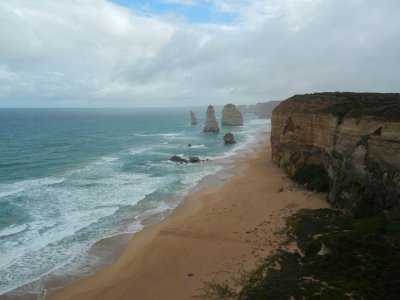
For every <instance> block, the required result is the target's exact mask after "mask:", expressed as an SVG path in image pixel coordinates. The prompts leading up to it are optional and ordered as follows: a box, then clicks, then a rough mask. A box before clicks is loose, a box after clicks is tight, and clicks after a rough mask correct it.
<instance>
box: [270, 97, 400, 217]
mask: <svg viewBox="0 0 400 300" xmlns="http://www.w3.org/2000/svg"><path fill="white" fill-rule="evenodd" d="M271 145H272V158H273V160H274V161H275V162H276V163H277V164H278V165H279V166H280V167H281V168H282V169H283V170H284V171H285V172H286V173H288V174H289V175H290V176H294V177H296V176H297V177H299V176H303V175H304V174H305V173H306V172H307V171H305V169H306V168H308V169H309V170H310V166H321V167H323V169H324V170H325V171H326V173H325V174H326V175H327V179H328V201H329V202H330V203H331V204H333V205H334V206H337V207H342V208H347V209H349V210H350V211H353V212H354V213H355V214H371V213H374V212H376V211H380V210H382V209H387V208H392V207H398V206H400V94H369V93H319V94H309V95H296V96H294V97H291V98H289V99H287V100H285V101H284V102H282V103H281V104H280V105H279V106H277V107H276V108H275V109H274V111H273V114H272V132H271ZM314 170H315V169H314ZM308 173H310V172H308ZM302 174H303V175H302ZM309 175H310V174H308V175H307V176H309ZM311 175H312V174H311ZM317 176H318V177H320V178H317V180H321V177H323V176H324V175H323V174H321V173H318V174H317Z"/></svg>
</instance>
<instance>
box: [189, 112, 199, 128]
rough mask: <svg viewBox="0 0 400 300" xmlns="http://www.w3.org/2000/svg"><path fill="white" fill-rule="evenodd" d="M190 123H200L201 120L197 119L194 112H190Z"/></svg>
mask: <svg viewBox="0 0 400 300" xmlns="http://www.w3.org/2000/svg"><path fill="white" fill-rule="evenodd" d="M190 123H191V124H192V125H197V124H199V121H198V120H197V117H196V114H195V113H194V112H192V111H191V112H190Z"/></svg>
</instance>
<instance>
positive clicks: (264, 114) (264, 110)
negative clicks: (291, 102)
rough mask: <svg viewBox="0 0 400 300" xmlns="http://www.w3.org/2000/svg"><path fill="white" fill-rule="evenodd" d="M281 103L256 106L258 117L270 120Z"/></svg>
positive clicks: (270, 102)
mask: <svg viewBox="0 0 400 300" xmlns="http://www.w3.org/2000/svg"><path fill="white" fill-rule="evenodd" d="M279 103H281V101H268V102H262V103H257V104H256V115H258V117H259V118H260V119H270V118H271V116H272V111H273V110H274V108H275V107H277V106H278V105H279Z"/></svg>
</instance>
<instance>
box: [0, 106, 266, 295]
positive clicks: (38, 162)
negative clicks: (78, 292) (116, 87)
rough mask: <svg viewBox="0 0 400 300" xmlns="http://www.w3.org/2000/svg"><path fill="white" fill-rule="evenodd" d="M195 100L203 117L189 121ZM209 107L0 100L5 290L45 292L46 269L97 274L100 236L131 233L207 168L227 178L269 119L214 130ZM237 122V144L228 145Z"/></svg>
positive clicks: (0, 241) (0, 243)
mask: <svg viewBox="0 0 400 300" xmlns="http://www.w3.org/2000/svg"><path fill="white" fill-rule="evenodd" d="M190 110H193V111H194V112H195V113H196V114H197V116H198V119H199V124H200V125H198V126H191V125H190V117H189V111H190ZM205 111H206V107H204V108H196V109H193V108H179V109H177V108H174V109H172V108H169V109H166V108H163V109H0V253H1V255H0V295H2V294H4V293H7V292H10V291H12V290H14V289H17V288H20V287H22V286H24V288H22V289H21V288H20V292H21V293H27V292H30V293H37V294H41V293H43V287H44V283H43V282H44V280H43V278H46V277H47V278H49V277H51V276H53V278H54V277H55V276H56V277H57V276H58V277H60V278H61V277H63V276H64V277H68V276H70V277H73V276H77V275H79V274H78V273H81V275H82V274H89V273H90V272H92V271H93V270H94V269H95V266H99V265H101V261H102V260H104V258H102V257H101V255H102V254H99V253H98V255H97V256H96V255H94V254H93V255H92V256H90V255H88V253H89V252H88V251H89V250H90V249H91V247H92V246H93V245H95V244H96V243H98V242H99V241H101V240H104V239H105V238H107V237H113V236H117V235H122V234H128V235H129V236H131V235H132V234H134V233H135V232H138V231H140V230H141V229H142V228H143V226H144V224H146V220H149V219H151V218H154V217H155V216H158V218H159V219H160V218H163V217H164V216H165V215H167V214H168V213H169V212H170V211H171V210H172V209H173V208H175V207H176V206H177V205H179V203H180V202H181V201H182V199H183V197H184V196H185V195H186V194H187V193H188V192H190V191H193V190H195V189H196V188H198V187H199V184H200V183H201V182H203V183H204V182H207V178H208V179H209V178H213V179H212V180H208V182H209V183H210V182H213V183H215V182H216V181H218V180H217V179H218V178H219V179H221V180H223V178H224V176H225V175H227V174H226V173H224V172H225V171H224V170H225V169H226V168H228V167H230V166H231V165H232V161H231V158H232V157H233V156H235V155H238V154H241V153H243V152H245V151H246V150H248V149H249V148H250V147H251V145H253V144H254V143H256V142H257V140H258V137H259V135H260V133H261V132H262V131H268V130H269V129H270V120H260V119H258V118H257V117H256V116H254V115H252V114H245V115H244V120H245V122H244V126H234V127H220V128H221V133H219V134H205V133H203V132H202V129H203V126H202V124H204V121H205ZM216 114H217V119H218V120H220V119H221V118H220V114H221V109H218V108H217V109H216ZM228 131H230V132H232V133H233V134H234V136H235V139H236V141H237V144H235V145H224V143H223V140H222V137H223V134H224V132H228ZM188 144H191V147H188ZM172 155H181V156H184V157H188V156H190V155H195V156H199V157H200V158H201V159H202V160H205V161H204V162H202V163H199V164H179V163H173V162H171V161H169V160H168V159H169V158H170V157H171V156H172ZM207 159H208V161H206V160H207ZM210 176H211V177H210ZM212 176H214V177H212Z"/></svg>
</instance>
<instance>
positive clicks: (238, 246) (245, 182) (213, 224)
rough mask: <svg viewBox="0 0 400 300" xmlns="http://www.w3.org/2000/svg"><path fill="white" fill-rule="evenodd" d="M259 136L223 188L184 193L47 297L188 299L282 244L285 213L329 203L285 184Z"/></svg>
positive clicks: (267, 142)
mask: <svg viewBox="0 0 400 300" xmlns="http://www.w3.org/2000/svg"><path fill="white" fill-rule="evenodd" d="M263 139H264V140H265V142H262V143H260V144H259V146H258V147H257V148H256V149H255V151H253V152H251V153H249V154H247V155H246V157H239V158H237V159H236V160H235V167H234V168H233V169H232V170H230V172H233V174H234V176H233V177H231V178H229V179H228V180H227V181H226V182H225V183H224V184H223V185H222V186H219V187H207V188H203V189H201V190H200V191H198V192H194V193H192V194H190V195H188V196H187V197H186V198H185V200H184V202H183V203H182V205H180V206H179V207H178V208H177V209H176V210H174V211H173V212H172V213H171V215H170V216H168V217H167V218H166V219H165V220H164V221H162V222H160V223H158V224H156V225H152V226H149V227H146V228H145V229H143V230H142V231H141V232H139V233H138V234H136V235H135V236H134V237H133V238H132V240H131V241H130V242H129V243H128V245H127V247H126V249H125V250H124V251H123V253H122V255H121V256H120V257H119V258H118V259H117V260H116V261H115V262H114V263H112V264H111V265H109V266H107V267H105V268H104V269H103V270H101V271H99V272H97V273H96V274H94V275H93V276H91V277H88V278H84V279H81V280H79V281H77V282H75V283H73V284H71V285H68V286H66V287H64V288H61V289H57V290H54V291H51V292H50V293H49V294H48V296H47V297H46V299H49V300H61V299H96V300H97V299H140V300H146V299H149V300H156V299H164V300H168V299H171V300H172V299H174V300H178V299H190V298H191V296H194V295H198V294H201V289H202V286H203V282H204V281H208V280H215V279H217V280H218V281H222V280H225V279H229V278H230V277H231V276H234V275H235V274H237V272H238V270H240V269H241V268H245V269H249V268H252V267H254V265H255V262H256V260H257V257H259V256H260V255H261V256H266V255H267V254H268V253H270V252H271V251H273V250H276V249H278V248H280V247H281V248H284V247H286V246H285V245H283V244H282V243H281V242H282V241H283V239H284V237H283V236H282V234H279V233H280V232H282V229H283V228H284V224H285V218H286V217H287V216H288V215H290V214H291V213H293V212H294V211H296V210H298V209H301V208H319V207H328V204H327V203H326V201H325V200H324V195H323V194H315V193H312V192H308V191H305V190H303V189H302V188H301V187H298V186H297V185H296V184H294V183H293V182H291V181H290V179H288V178H287V176H286V175H285V174H284V173H283V172H282V171H281V170H280V169H279V168H278V167H277V166H276V165H274V164H273V163H272V160H271V158H270V145H269V136H265V135H264V136H263Z"/></svg>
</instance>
